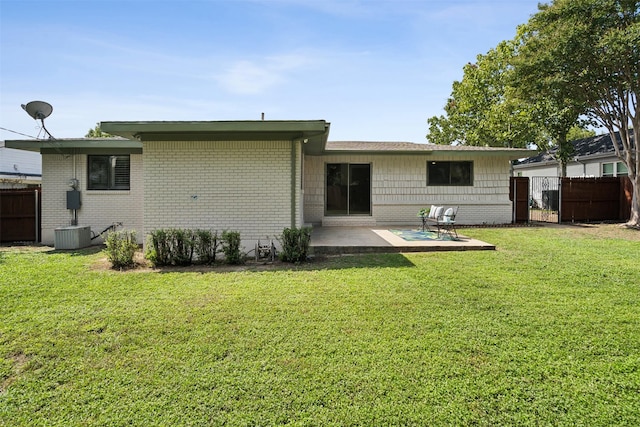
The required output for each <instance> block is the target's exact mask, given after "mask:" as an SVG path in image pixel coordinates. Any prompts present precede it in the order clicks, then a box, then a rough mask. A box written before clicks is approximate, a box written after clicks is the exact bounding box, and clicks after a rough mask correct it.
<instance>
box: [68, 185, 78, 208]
mask: <svg viewBox="0 0 640 427" xmlns="http://www.w3.org/2000/svg"><path fill="white" fill-rule="evenodd" d="M80 206H81V203H80V192H79V191H78V190H69V191H67V209H73V210H76V209H80Z"/></svg>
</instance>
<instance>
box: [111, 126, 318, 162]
mask: <svg viewBox="0 0 640 427" xmlns="http://www.w3.org/2000/svg"><path fill="white" fill-rule="evenodd" d="M329 127H330V123H328V122H326V121H325V120H286V121H285V120H235V121H180V122H174V121H172V122H165V121H152V122H144V121H143V122H101V123H100V129H102V131H104V132H107V133H110V134H112V135H118V136H122V137H124V138H129V139H133V140H138V141H168V140H169V141H197V140H209V139H215V140H227V141H242V140H245V141H265V140H300V141H303V142H304V150H305V152H306V153H309V154H319V153H321V152H322V151H323V150H324V146H325V144H326V143H327V138H328V136H329Z"/></svg>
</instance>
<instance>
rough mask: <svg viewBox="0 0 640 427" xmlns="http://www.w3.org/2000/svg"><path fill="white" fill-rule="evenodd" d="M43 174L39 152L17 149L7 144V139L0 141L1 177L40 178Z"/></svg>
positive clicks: (15, 178) (18, 178)
mask: <svg viewBox="0 0 640 427" xmlns="http://www.w3.org/2000/svg"><path fill="white" fill-rule="evenodd" d="M41 176H42V163H41V158H40V155H39V154H36V153H25V152H24V151H20V150H15V149H13V148H11V147H10V146H8V145H5V141H0V179H12V180H24V179H26V178H35V179H36V180H39V178H40V177H41ZM32 180H33V179H32Z"/></svg>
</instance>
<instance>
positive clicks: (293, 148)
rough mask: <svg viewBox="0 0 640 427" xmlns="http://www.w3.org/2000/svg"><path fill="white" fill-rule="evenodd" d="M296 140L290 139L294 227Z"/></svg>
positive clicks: (292, 222) (294, 224)
mask: <svg viewBox="0 0 640 427" xmlns="http://www.w3.org/2000/svg"><path fill="white" fill-rule="evenodd" d="M296 142H297V141H296V140H295V139H292V140H291V160H290V162H291V228H295V227H296V188H297V187H296Z"/></svg>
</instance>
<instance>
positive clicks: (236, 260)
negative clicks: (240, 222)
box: [222, 230, 244, 264]
mask: <svg viewBox="0 0 640 427" xmlns="http://www.w3.org/2000/svg"><path fill="white" fill-rule="evenodd" d="M240 242H241V240H240V232H239V231H227V230H225V231H223V232H222V253H224V260H225V262H226V263H227V264H242V263H243V262H244V255H243V254H242V253H241V252H240Z"/></svg>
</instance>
